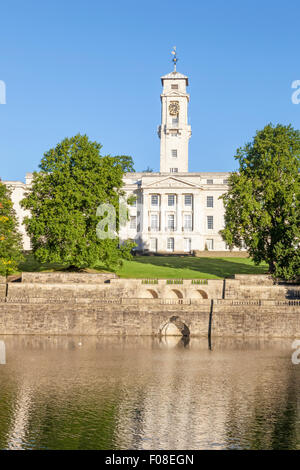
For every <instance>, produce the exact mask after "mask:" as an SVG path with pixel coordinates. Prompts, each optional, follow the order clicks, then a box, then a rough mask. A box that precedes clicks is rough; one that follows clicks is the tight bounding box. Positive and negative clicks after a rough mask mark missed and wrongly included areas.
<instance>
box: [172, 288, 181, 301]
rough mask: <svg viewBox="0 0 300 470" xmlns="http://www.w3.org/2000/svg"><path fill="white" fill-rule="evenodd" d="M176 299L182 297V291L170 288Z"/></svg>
mask: <svg viewBox="0 0 300 470" xmlns="http://www.w3.org/2000/svg"><path fill="white" fill-rule="evenodd" d="M172 292H174V294H175V296H176V298H177V299H183V293H182V292H181V291H180V290H178V289H172Z"/></svg>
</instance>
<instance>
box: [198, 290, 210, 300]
mask: <svg viewBox="0 0 300 470" xmlns="http://www.w3.org/2000/svg"><path fill="white" fill-rule="evenodd" d="M197 292H198V294H199V295H200V296H201V297H202V299H208V295H207V293H206V292H205V290H202V289H197Z"/></svg>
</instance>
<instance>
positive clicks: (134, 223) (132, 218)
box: [130, 216, 136, 229]
mask: <svg viewBox="0 0 300 470" xmlns="http://www.w3.org/2000/svg"><path fill="white" fill-rule="evenodd" d="M130 228H134V229H136V217H135V216H131V217H130Z"/></svg>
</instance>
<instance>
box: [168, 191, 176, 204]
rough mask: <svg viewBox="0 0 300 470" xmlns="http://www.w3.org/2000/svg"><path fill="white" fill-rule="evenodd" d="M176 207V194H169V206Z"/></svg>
mask: <svg viewBox="0 0 300 470" xmlns="http://www.w3.org/2000/svg"><path fill="white" fill-rule="evenodd" d="M174 205H175V194H169V195H168V206H174Z"/></svg>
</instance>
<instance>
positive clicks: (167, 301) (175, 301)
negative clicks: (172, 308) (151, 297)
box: [159, 299, 192, 305]
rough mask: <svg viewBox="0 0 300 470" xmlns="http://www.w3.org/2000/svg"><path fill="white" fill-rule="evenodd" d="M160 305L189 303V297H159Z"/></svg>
mask: <svg viewBox="0 0 300 470" xmlns="http://www.w3.org/2000/svg"><path fill="white" fill-rule="evenodd" d="M159 300H160V304H161V305H191V303H192V302H191V299H159Z"/></svg>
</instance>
